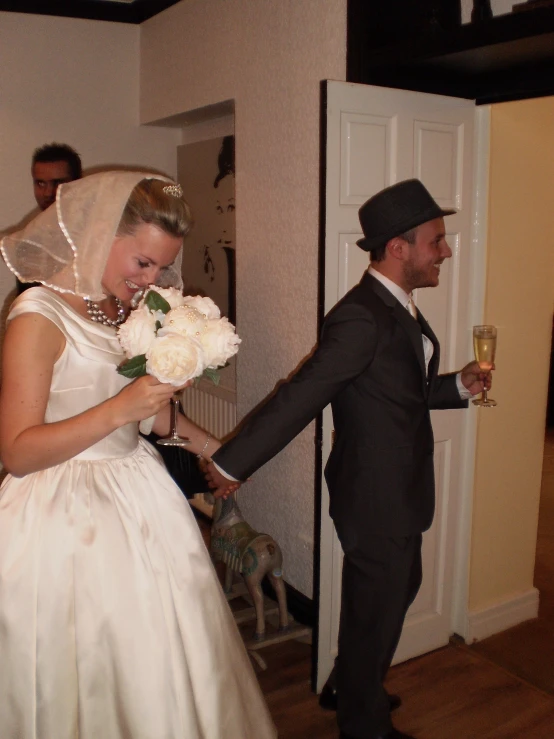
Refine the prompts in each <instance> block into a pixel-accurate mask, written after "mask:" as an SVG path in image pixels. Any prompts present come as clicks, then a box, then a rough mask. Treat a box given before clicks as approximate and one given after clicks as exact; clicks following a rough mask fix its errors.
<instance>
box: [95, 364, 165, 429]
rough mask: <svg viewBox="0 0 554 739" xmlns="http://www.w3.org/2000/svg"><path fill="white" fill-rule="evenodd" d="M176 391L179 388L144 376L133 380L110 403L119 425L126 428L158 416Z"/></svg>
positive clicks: (149, 376)
mask: <svg viewBox="0 0 554 739" xmlns="http://www.w3.org/2000/svg"><path fill="white" fill-rule="evenodd" d="M176 391H177V392H178V391H179V388H175V387H174V386H173V385H169V384H167V383H162V382H159V381H158V380H156V378H155V377H152V376H151V375H144V377H138V378H137V379H136V380H133V382H131V383H130V384H129V385H127V386H126V387H124V388H123V390H121V391H120V392H119V393H118V394H117V395H116V396H114V397H113V398H112V399H111V401H108V402H111V403H112V404H113V408H114V412H115V414H116V419H117V425H118V426H124V425H125V424H127V423H133V422H137V421H142V420H143V419H144V418H150V416H155V415H157V414H158V413H159V412H160V411H161V410H162V409H163V408H165V407H166V406H167V405H168V404H169V402H170V400H171V397H172V396H173V394H174V393H175V392H176Z"/></svg>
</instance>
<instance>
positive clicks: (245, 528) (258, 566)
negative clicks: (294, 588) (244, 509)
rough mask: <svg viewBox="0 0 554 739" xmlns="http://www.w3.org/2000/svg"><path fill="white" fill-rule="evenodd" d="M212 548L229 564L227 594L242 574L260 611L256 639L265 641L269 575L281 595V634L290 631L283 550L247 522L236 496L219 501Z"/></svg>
mask: <svg viewBox="0 0 554 739" xmlns="http://www.w3.org/2000/svg"><path fill="white" fill-rule="evenodd" d="M210 549H211V554H212V558H213V560H214V561H215V562H224V563H225V565H226V567H225V585H224V589H225V592H226V593H229V592H230V591H231V587H232V583H233V575H234V573H235V572H239V573H240V574H241V575H242V576H243V578H244V581H245V583H246V587H247V589H248V592H249V593H250V597H251V598H252V601H253V603H254V608H255V611H256V633H255V637H254V638H255V639H256V640H258V641H261V640H263V639H264V637H265V619H264V596H263V593H262V588H261V582H262V580H263V578H264V577H265V575H267V576H268V578H269V581H270V583H271V584H272V585H273V588H274V590H275V593H276V594H277V602H278V605H279V631H287V630H288V614H287V596H286V592H285V583H284V581H283V570H282V566H283V555H282V553H281V549H280V547H279V545H278V544H277V542H276V541H275V540H274V539H273V538H272V537H271V536H269V534H260V533H258V532H257V531H254V529H253V528H252V527H251V526H250V525H249V524H248V523H247V522H246V521H245V520H244V518H243V516H242V514H241V512H240V509H239V507H238V505H237V503H236V501H235V499H234V498H233V496H230V497H229V498H227V499H226V500H224V499H222V498H218V499H217V500H216V501H215V504H214V508H213V523H212V537H211V547H210Z"/></svg>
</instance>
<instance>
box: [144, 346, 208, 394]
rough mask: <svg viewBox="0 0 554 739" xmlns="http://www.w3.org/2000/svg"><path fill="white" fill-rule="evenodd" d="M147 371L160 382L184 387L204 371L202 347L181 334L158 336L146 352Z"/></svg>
mask: <svg viewBox="0 0 554 739" xmlns="http://www.w3.org/2000/svg"><path fill="white" fill-rule="evenodd" d="M146 371H147V372H148V374H149V375H153V376H154V377H155V378H156V379H157V380H159V381H160V382H168V383H169V384H170V385H174V386H175V387H178V386H179V385H184V383H185V382H187V381H188V380H192V379H193V378H194V377H198V376H199V375H201V374H202V372H203V371H204V352H203V350H202V346H201V345H200V343H199V342H198V341H197V340H196V339H194V338H190V337H185V336H179V334H166V335H165V336H158V337H157V338H156V339H155V340H154V341H153V343H152V345H151V346H150V348H149V349H148V351H147V352H146Z"/></svg>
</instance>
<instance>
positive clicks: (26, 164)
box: [0, 12, 180, 305]
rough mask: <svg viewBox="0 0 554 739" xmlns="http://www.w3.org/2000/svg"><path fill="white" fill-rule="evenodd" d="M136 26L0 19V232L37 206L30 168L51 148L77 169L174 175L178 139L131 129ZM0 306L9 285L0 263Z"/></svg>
mask: <svg viewBox="0 0 554 739" xmlns="http://www.w3.org/2000/svg"><path fill="white" fill-rule="evenodd" d="M139 35H140V31H139V28H138V26H133V25H129V24H123V23H106V22H102V21H89V20H79V19H70V18H56V17H50V16H38V15H28V14H23V13H4V12H0V171H1V173H2V197H0V231H1V230H3V229H5V228H7V227H9V226H10V225H12V224H15V223H17V222H18V221H19V220H20V219H21V218H22V217H23V216H24V215H25V214H26V213H28V212H29V211H30V210H31V209H32V208H33V207H34V206H35V205H36V204H35V202H34V198H33V189H32V180H31V171H30V163H31V156H32V152H33V150H34V149H35V148H36V147H37V146H41V145H42V144H45V143H50V142H52V141H53V140H55V141H61V142H64V143H68V144H70V145H71V146H73V147H74V148H75V149H77V151H78V152H79V153H80V155H81V158H82V160H83V165H84V167H85V169H86V168H87V167H94V166H98V165H107V164H127V165H131V164H132V165H144V166H150V167H155V168H158V169H161V170H163V171H166V172H168V174H171V175H173V174H174V173H175V170H176V146H177V144H178V143H180V132H179V131H177V130H172V129H161V128H147V127H141V126H140V125H139V114H138V99H139ZM0 263H1V266H0V305H1V304H4V303H5V301H6V295H7V293H8V292H9V291H10V290H11V289H12V287H13V285H14V279H13V276H12V275H11V273H10V272H8V270H7V269H6V267H5V266H4V263H3V262H1V260H0Z"/></svg>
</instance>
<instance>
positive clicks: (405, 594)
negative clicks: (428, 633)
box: [337, 534, 422, 739]
mask: <svg viewBox="0 0 554 739" xmlns="http://www.w3.org/2000/svg"><path fill="white" fill-rule="evenodd" d="M421 542H422V536H421V534H416V535H413V536H407V537H387V536H371V535H370V536H367V538H366V539H364V540H363V541H360V542H358V543H357V544H356V545H355V546H345V545H344V544H343V550H344V562H343V571H342V604H341V615H340V629H339V653H338V659H337V697H338V711H337V719H338V724H339V728H340V729H341V731H343V732H344V733H346V734H349V735H350V736H352V737H356V739H358V738H359V739H374V737H379V736H382V735H384V734H387V733H388V732H389V731H390V730H391V728H392V724H391V718H390V709H389V701H388V696H387V693H386V691H385V688H384V685H383V681H384V679H385V676H386V674H387V671H388V669H389V667H390V664H391V661H392V659H393V657H394V652H395V650H396V647H397V645H398V641H399V639H400V635H401V632H402V626H403V623H404V618H405V616H406V612H407V610H408V608H409V607H410V605H411V604H412V602H413V600H414V598H415V597H416V595H417V592H418V590H419V588H420V586H421V579H422V565H421Z"/></svg>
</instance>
